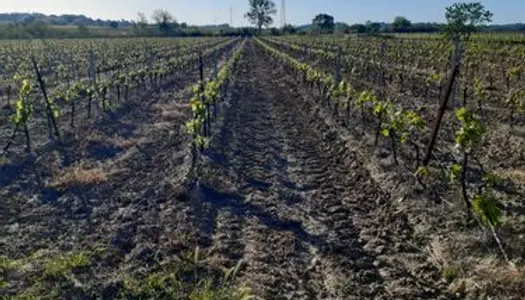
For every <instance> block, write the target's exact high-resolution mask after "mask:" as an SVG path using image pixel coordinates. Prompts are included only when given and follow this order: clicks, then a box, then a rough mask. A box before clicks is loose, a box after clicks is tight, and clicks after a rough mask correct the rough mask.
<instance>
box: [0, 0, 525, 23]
mask: <svg viewBox="0 0 525 300" xmlns="http://www.w3.org/2000/svg"><path fill="white" fill-rule="evenodd" d="M2 2H3V3H2ZM275 2H276V5H277V8H280V3H281V0H275ZM454 2H457V0H324V1H323V0H286V3H287V5H286V15H287V21H288V23H292V24H306V23H310V22H311V20H312V19H313V17H314V16H315V14H317V13H321V12H324V13H329V14H331V15H333V16H334V17H335V19H336V21H342V22H347V23H350V24H352V23H357V22H359V23H361V22H365V21H367V20H374V21H391V20H392V19H393V18H394V17H395V16H397V15H402V16H406V17H407V18H409V19H410V20H413V21H437V22H441V21H443V15H444V10H445V7H446V6H448V5H450V4H452V3H454ZM482 3H483V4H484V5H485V6H486V7H487V8H489V9H490V10H491V11H492V12H493V13H494V23H515V22H522V21H525V17H524V15H525V0H485V1H482ZM230 5H231V6H232V7H233V21H234V26H239V25H246V24H247V22H246V21H245V20H244V18H243V14H244V13H245V12H246V10H247V7H248V0H82V1H79V0H0V12H13V11H16V12H43V13H47V14H50V13H53V14H63V13H81V14H85V15H88V16H90V17H97V18H102V19H122V18H124V19H133V20H134V19H136V15H137V12H139V11H142V12H145V13H146V15H147V16H148V17H149V16H150V15H151V12H152V11H153V10H154V9H157V8H165V9H167V10H169V11H170V12H171V13H172V14H173V15H174V16H175V17H176V18H177V20H178V21H179V22H187V23H189V24H198V25H202V24H214V23H228V22H229V19H230V17H229V7H230ZM274 20H275V21H276V24H277V25H278V24H279V21H280V17H279V14H278V15H276V16H275V18H274Z"/></svg>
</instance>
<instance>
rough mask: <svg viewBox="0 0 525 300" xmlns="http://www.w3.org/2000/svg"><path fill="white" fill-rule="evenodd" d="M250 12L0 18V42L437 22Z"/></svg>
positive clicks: (411, 27)
mask: <svg viewBox="0 0 525 300" xmlns="http://www.w3.org/2000/svg"><path fill="white" fill-rule="evenodd" d="M249 5H250V10H249V11H248V12H247V13H246V15H245V17H246V18H247V19H248V21H250V23H252V24H253V25H255V28H249V27H242V28H234V27H230V26H229V25H228V24H219V25H205V26H191V25H188V24H186V23H184V22H183V23H179V22H177V20H176V19H175V17H174V16H173V15H172V14H170V13H169V12H168V11H167V10H164V9H159V10H156V11H154V12H153V14H152V15H151V17H150V20H151V21H150V20H148V18H147V17H146V15H145V14H144V13H141V12H139V13H138V15H137V20H120V21H118V20H101V19H93V18H89V17H87V16H85V15H74V14H66V15H45V14H41V13H1V14H0V39H31V38H90V37H116V36H122V37H131V36H141V37H147V36H173V37H177V36H183V37H184V36H247V35H253V34H256V33H262V34H270V35H285V34H349V33H358V34H376V33H436V32H440V31H441V29H442V26H443V25H442V24H439V23H412V22H411V21H410V20H408V19H407V18H405V17H402V16H399V17H396V18H395V19H394V20H393V21H392V23H385V22H372V21H368V22H366V23H364V24H352V25H349V24H346V23H344V22H337V21H336V20H335V19H334V17H333V16H331V15H329V14H326V13H321V14H318V15H317V16H315V17H314V18H313V19H312V23H311V24H307V25H302V26H293V25H290V24H287V25H285V26H284V27H283V28H275V27H270V26H271V25H272V24H273V18H272V15H274V14H275V13H276V9H275V5H274V4H273V2H272V1H269V0H249ZM481 31H484V32H525V24H521V23H518V24H506V25H489V26H483V27H481Z"/></svg>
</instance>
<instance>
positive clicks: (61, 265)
mask: <svg viewBox="0 0 525 300" xmlns="http://www.w3.org/2000/svg"><path fill="white" fill-rule="evenodd" d="M90 264H91V255H90V254H88V253H86V252H80V253H74V254H68V255H63V256H59V257H57V258H54V259H52V260H49V261H48V262H47V263H46V265H45V267H44V276H46V277H53V278H57V277H63V276H66V275H67V274H69V273H71V272H72V271H74V270H76V269H79V268H83V267H87V266H89V265H90Z"/></svg>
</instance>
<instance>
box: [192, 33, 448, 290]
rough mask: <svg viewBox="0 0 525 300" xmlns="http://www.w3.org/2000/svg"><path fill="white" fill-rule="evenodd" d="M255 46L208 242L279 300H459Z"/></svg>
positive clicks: (342, 147) (226, 123)
mask: <svg viewBox="0 0 525 300" xmlns="http://www.w3.org/2000/svg"><path fill="white" fill-rule="evenodd" d="M270 60H271V58H269V57H267V56H265V54H263V52H262V51H261V50H260V49H258V48H257V47H256V46H255V45H254V44H252V43H249V44H248V46H247V49H246V57H245V60H244V62H243V64H242V65H241V70H240V71H239V74H238V75H237V77H236V78H237V79H236V80H237V83H236V85H235V86H234V88H233V93H232V96H231V99H230V102H229V103H228V104H227V105H226V112H225V115H224V117H223V118H222V120H220V122H219V123H218V127H217V128H216V130H215V131H216V135H215V137H214V138H213V141H212V143H211V147H210V149H208V150H207V151H206V152H205V159H204V162H203V163H202V165H201V169H200V172H201V181H200V182H199V184H198V185H197V187H196V189H195V191H194V193H193V197H192V198H193V201H194V202H195V205H196V207H200V209H199V212H198V213H199V216H200V219H201V225H200V228H201V229H202V234H203V237H202V238H203V239H202V242H203V243H205V245H206V246H208V247H211V248H212V249H213V250H214V252H213V253H214V258H215V259H216V261H217V263H219V264H222V265H225V266H232V265H234V264H235V263H236V262H237V261H238V260H239V259H241V260H242V261H243V262H244V264H243V265H244V268H243V272H242V275H241V277H240V278H239V281H240V282H242V283H247V284H248V285H249V286H251V287H252V288H253V289H254V291H256V292H257V294H258V295H261V296H263V297H265V298H267V299H393V298H405V299H418V298H419V299H436V298H442V299H450V295H447V294H446V293H445V292H444V291H443V290H444V284H443V282H442V281H441V279H440V275H439V272H438V271H437V270H436V269H434V268H433V267H432V266H431V265H430V264H429V263H428V262H426V261H425V255H424V254H423V253H421V252H420V251H419V250H418V249H417V248H415V247H413V246H411V245H410V244H409V243H407V242H406V240H405V235H409V233H410V230H411V228H410V226H409V225H408V224H407V221H406V216H404V215H403V214H402V213H399V214H396V213H395V212H393V211H391V210H390V209H389V207H388V205H387V204H386V203H387V199H388V195H386V194H385V193H384V192H383V191H381V189H380V188H379V187H378V185H377V184H376V183H375V182H374V180H373V179H372V177H371V176H370V174H369V173H368V171H367V170H366V169H365V168H364V167H363V165H362V163H361V162H360V161H359V158H358V156H357V154H356V153H355V152H354V151H352V150H351V149H350V148H349V147H348V145H347V144H345V143H344V142H342V141H341V140H340V139H339V138H338V135H337V133H336V132H335V131H334V130H331V128H330V127H329V126H328V125H327V124H326V123H325V122H324V121H323V119H321V118H320V115H319V113H318V111H316V109H315V108H314V106H313V105H312V102H311V101H312V99H305V98H303V97H302V96H301V92H300V91H299V87H298V86H297V85H296V84H295V83H294V82H293V81H292V80H291V78H289V77H288V76H287V75H286V74H285V73H284V71H283V70H282V69H280V68H279V66H278V65H275V64H272V63H270Z"/></svg>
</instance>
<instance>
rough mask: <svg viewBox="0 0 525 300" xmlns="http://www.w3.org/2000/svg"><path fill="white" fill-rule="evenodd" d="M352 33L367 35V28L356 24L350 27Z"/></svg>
mask: <svg viewBox="0 0 525 300" xmlns="http://www.w3.org/2000/svg"><path fill="white" fill-rule="evenodd" d="M350 31H351V32H355V33H366V26H365V25H363V24H354V25H352V26H350Z"/></svg>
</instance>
